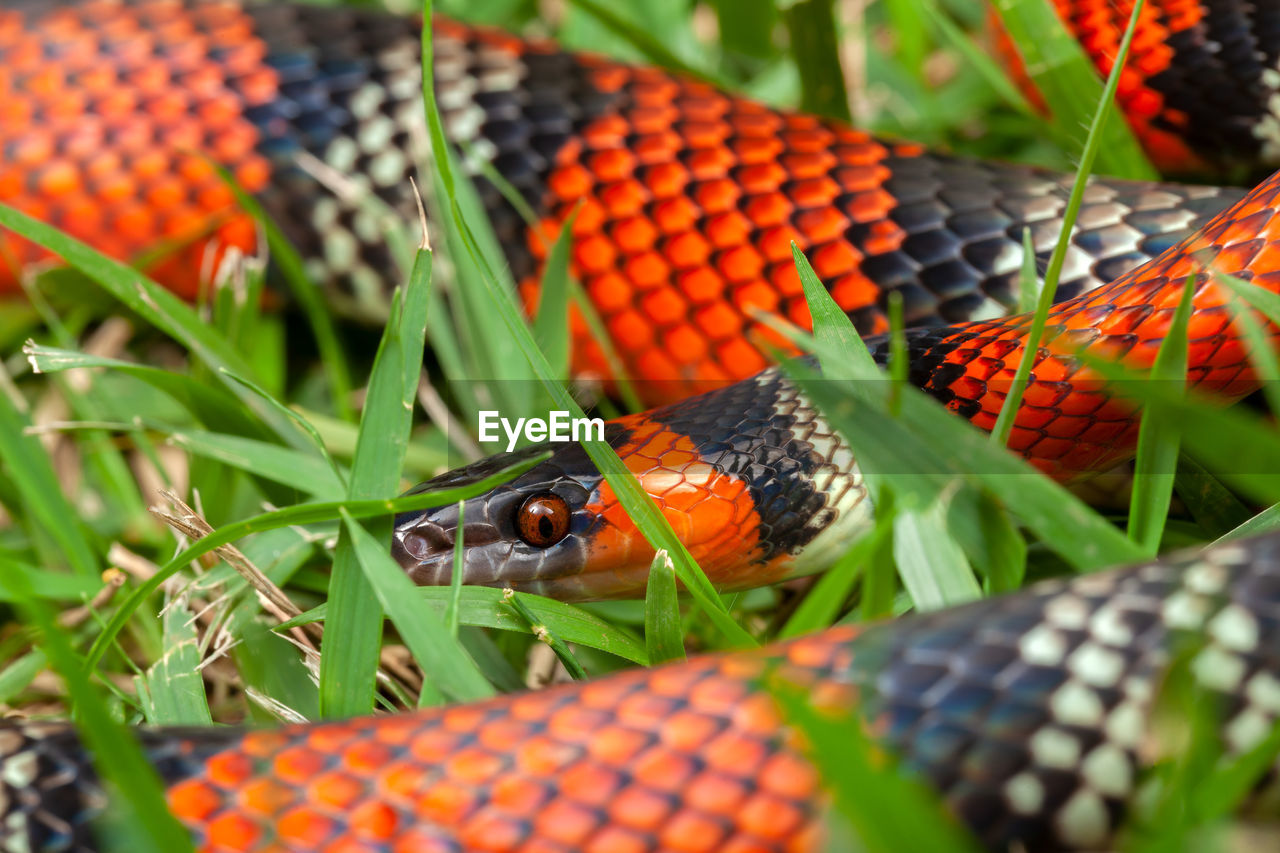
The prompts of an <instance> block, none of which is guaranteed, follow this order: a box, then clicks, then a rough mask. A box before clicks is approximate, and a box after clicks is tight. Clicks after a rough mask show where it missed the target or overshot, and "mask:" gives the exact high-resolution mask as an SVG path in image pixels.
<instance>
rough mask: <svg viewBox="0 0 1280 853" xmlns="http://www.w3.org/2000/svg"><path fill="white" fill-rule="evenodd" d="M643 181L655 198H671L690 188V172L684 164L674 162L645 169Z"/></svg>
mask: <svg viewBox="0 0 1280 853" xmlns="http://www.w3.org/2000/svg"><path fill="white" fill-rule="evenodd" d="M641 180H642V181H643V182H644V185H645V186H646V187H648V188H649V192H651V193H653V197H654V198H670V197H672V196H674V195H677V194H679V193H681V192H683V191H684V188H685V187H686V186H688V184H689V172H688V170H687V169H685V167H684V165H683V164H681V163H679V162H678V161H675V160H672V161H670V162H666V163H655V164H654V165H652V166H647V167H645V169H644V172H643V174H642V176H641Z"/></svg>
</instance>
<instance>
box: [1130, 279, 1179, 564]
mask: <svg viewBox="0 0 1280 853" xmlns="http://www.w3.org/2000/svg"><path fill="white" fill-rule="evenodd" d="M1194 293H1195V286H1194V285H1193V284H1191V283H1188V284H1187V285H1186V286H1184V287H1183V288H1182V298H1181V299H1180V300H1179V301H1178V307H1177V309H1176V310H1175V311H1174V314H1173V320H1172V321H1171V322H1170V323H1169V331H1168V332H1167V333H1166V334H1165V338H1164V340H1163V341H1161V342H1160V349H1159V351H1158V352H1157V353H1156V359H1155V362H1154V364H1153V365H1152V367H1151V381H1152V382H1164V383H1168V384H1169V385H1170V387H1173V386H1176V387H1177V388H1178V389H1179V390H1182V389H1185V388H1186V383H1187V349H1188V343H1187V324H1188V323H1189V322H1190V318H1191V298H1192V296H1193V294H1194ZM1180 445H1181V438H1180V437H1179V433H1178V425H1177V421H1175V420H1174V419H1173V418H1169V417H1166V416H1165V412H1164V411H1163V410H1162V409H1160V408H1159V407H1149V408H1147V409H1146V411H1145V412H1144V413H1143V416H1142V426H1141V427H1140V428H1139V430H1138V450H1137V456H1136V465H1135V468H1134V477H1133V492H1132V493H1131V494H1130V496H1129V538H1130V539H1132V540H1133V541H1134V542H1137V543H1138V545H1140V546H1141V547H1142V549H1143V551H1144V552H1146V554H1147V555H1148V556H1151V557H1154V556H1155V555H1156V553H1157V552H1158V551H1159V549H1160V539H1161V537H1162V536H1163V534H1164V523H1165V520H1166V519H1167V518H1168V517H1169V505H1170V503H1171V502H1172V501H1173V483H1174V476H1175V474H1176V470H1177V466H1178V450H1179V447H1180Z"/></svg>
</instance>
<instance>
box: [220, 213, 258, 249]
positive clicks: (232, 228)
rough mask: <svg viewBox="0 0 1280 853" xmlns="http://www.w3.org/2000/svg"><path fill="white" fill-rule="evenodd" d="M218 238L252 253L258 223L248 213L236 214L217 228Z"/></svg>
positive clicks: (255, 244)
mask: <svg viewBox="0 0 1280 853" xmlns="http://www.w3.org/2000/svg"><path fill="white" fill-rule="evenodd" d="M218 240H219V241H220V242H221V243H223V244H224V245H227V246H235V247H236V248H238V249H240V250H241V251H242V252H244V253H246V254H252V253H253V252H254V250H255V247H256V246H257V244H258V225H257V223H256V222H255V221H254V219H253V217H252V216H249V215H248V214H243V213H241V214H236V215H234V216H232V217H231V218H230V219H228V220H227V221H226V222H225V223H224V224H223V225H222V226H220V227H219V228H218Z"/></svg>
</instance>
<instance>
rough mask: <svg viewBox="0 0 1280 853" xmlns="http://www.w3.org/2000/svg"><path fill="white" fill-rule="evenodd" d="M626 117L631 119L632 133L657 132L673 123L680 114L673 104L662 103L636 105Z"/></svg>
mask: <svg viewBox="0 0 1280 853" xmlns="http://www.w3.org/2000/svg"><path fill="white" fill-rule="evenodd" d="M627 117H628V118H629V119H630V120H631V124H632V125H633V127H634V131H633V132H634V133H657V132H658V131H660V130H662V129H664V128H667V127H670V126H671V125H673V124H675V123H676V121H678V120H679V118H680V114H679V112H677V111H676V108H675V107H674V106H673V105H671V104H662V105H660V106H652V107H644V106H642V107H637V108H635V109H633V110H631V111H630V112H629V113H628V114H627Z"/></svg>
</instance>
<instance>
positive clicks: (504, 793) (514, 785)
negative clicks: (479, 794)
mask: <svg viewBox="0 0 1280 853" xmlns="http://www.w3.org/2000/svg"><path fill="white" fill-rule="evenodd" d="M548 796H549V794H548V791H547V789H546V788H545V787H543V786H542V785H540V784H538V783H537V782H536V781H534V780H532V779H526V778H523V777H520V776H505V777H503V778H501V779H499V780H498V781H497V782H495V783H494V784H493V785H492V786H491V788H490V792H489V801H490V802H491V803H493V805H495V806H497V807H498V808H500V809H502V810H503V811H506V812H515V813H517V814H534V813H536V812H538V811H539V810H540V809H541V808H542V807H543V804H544V803H545V802H546V801H547V797H548Z"/></svg>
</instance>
